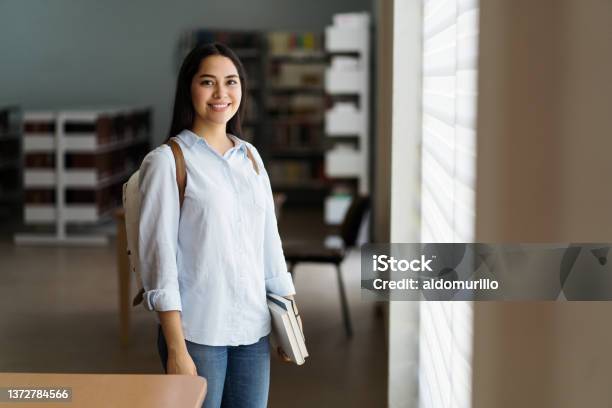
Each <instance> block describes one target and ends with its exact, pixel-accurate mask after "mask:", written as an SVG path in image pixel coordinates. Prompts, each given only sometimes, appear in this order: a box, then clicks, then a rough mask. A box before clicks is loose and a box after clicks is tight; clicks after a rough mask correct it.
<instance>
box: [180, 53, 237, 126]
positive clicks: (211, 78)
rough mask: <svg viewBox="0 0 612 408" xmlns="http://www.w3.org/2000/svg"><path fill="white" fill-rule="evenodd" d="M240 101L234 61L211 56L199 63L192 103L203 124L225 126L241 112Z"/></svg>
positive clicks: (192, 91)
mask: <svg viewBox="0 0 612 408" xmlns="http://www.w3.org/2000/svg"><path fill="white" fill-rule="evenodd" d="M241 98H242V90H241V88H240V78H239V77H238V70H237V69H236V66H235V65H234V63H233V62H232V60H230V59H229V58H227V57H224V56H221V55H212V56H210V57H206V58H204V59H203V60H202V62H200V68H199V69H198V72H196V74H195V75H194V76H193V79H192V80H191V101H192V103H193V107H194V109H195V111H196V114H197V116H198V117H199V119H200V120H203V121H204V122H209V123H210V122H212V123H214V124H219V125H221V124H226V123H227V122H228V121H229V120H230V119H231V118H232V116H234V115H235V114H236V112H238V107H239V106H240V100H241Z"/></svg>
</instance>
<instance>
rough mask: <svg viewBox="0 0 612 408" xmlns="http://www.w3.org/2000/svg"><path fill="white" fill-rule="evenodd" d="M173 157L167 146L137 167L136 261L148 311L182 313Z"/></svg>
mask: <svg viewBox="0 0 612 408" xmlns="http://www.w3.org/2000/svg"><path fill="white" fill-rule="evenodd" d="M175 171H176V170H175V163H174V157H173V156H172V151H171V150H170V148H169V147H168V146H161V147H159V148H157V149H155V150H153V151H152V152H150V153H149V154H148V155H147V156H146V157H145V159H144V160H143V163H142V165H141V166H140V180H139V187H140V194H141V203H140V224H139V238H138V239H139V258H140V268H141V275H142V280H143V285H144V289H145V293H144V305H145V307H146V308H147V309H148V310H155V311H160V312H161V311H168V310H179V311H181V310H182V307H181V296H180V292H179V284H178V269H177V263H176V254H177V245H178V228H179V218H180V208H179V201H178V187H177V185H176V173H175Z"/></svg>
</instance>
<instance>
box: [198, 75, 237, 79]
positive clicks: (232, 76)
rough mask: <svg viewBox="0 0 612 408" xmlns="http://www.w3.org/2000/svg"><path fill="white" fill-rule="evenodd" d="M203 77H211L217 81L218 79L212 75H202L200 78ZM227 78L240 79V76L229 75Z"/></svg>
mask: <svg viewBox="0 0 612 408" xmlns="http://www.w3.org/2000/svg"><path fill="white" fill-rule="evenodd" d="M202 77H211V78H215V79H216V78H217V77H216V76H214V75H211V74H202V75H200V76H199V77H198V78H202ZM226 78H238V75H236V74H231V75H227V76H226Z"/></svg>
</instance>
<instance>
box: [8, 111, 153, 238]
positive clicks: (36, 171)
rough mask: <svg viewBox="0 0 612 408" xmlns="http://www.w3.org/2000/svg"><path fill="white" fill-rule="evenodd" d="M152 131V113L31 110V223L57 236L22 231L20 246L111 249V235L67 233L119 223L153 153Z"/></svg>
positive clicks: (26, 209) (27, 187)
mask: <svg viewBox="0 0 612 408" xmlns="http://www.w3.org/2000/svg"><path fill="white" fill-rule="evenodd" d="M150 132H151V110H150V109H149V108H114V109H97V110H65V111H25V112H24V113H23V162H24V169H23V186H24V205H23V217H24V224H25V225H27V226H41V225H47V226H48V225H54V226H55V231H54V232H53V233H51V234H42V233H39V232H35V233H20V234H16V235H15V242H16V243H17V244H54V243H61V244H77V245H87V244H91V245H97V244H105V243H106V242H107V238H106V236H102V235H101V236H96V235H92V234H87V235H71V234H69V233H68V232H67V228H68V226H69V225H93V224H96V223H98V222H100V221H103V220H105V219H111V216H112V211H113V210H114V209H115V208H117V207H119V206H120V205H121V194H122V184H123V183H124V182H125V181H126V180H127V179H128V178H129V176H130V175H131V174H132V173H133V172H134V171H136V170H137V169H138V166H140V162H141V161H142V159H143V158H144V156H145V155H146V153H147V152H148V151H149V149H150V141H149V140H150Z"/></svg>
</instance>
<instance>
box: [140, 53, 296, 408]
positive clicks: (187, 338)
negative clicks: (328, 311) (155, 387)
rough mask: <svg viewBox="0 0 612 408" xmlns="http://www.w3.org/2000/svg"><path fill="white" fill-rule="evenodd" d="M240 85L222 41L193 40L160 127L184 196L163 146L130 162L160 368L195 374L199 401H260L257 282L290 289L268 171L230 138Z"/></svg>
mask: <svg viewBox="0 0 612 408" xmlns="http://www.w3.org/2000/svg"><path fill="white" fill-rule="evenodd" d="M243 96H246V78H245V72H244V68H243V66H242V64H241V63H240V61H239V60H238V58H237V57H236V55H235V54H234V53H233V52H232V51H231V50H230V49H229V48H228V47H226V46H224V45H222V44H209V45H203V46H198V47H196V48H195V49H193V50H192V51H191V52H190V53H189V55H187V57H186V58H185V60H184V62H183V65H182V66H181V70H180V73H179V77H178V83H177V89H176V96H175V102H174V112H173V117H172V125H171V129H170V137H173V136H176V139H178V143H179V144H180V146H181V150H182V152H183V155H184V157H185V164H186V168H187V185H186V188H185V196H184V202H183V205H182V207H181V208H179V207H180V206H179V199H178V187H177V181H176V178H175V160H174V157H173V154H172V151H171V149H170V148H169V147H168V146H167V145H162V146H159V147H158V148H156V149H155V150H153V151H152V152H150V153H149V154H148V155H147V157H145V159H144V161H143V163H142V166H141V168H140V169H141V170H140V190H141V194H142V204H141V218H140V259H141V264H142V266H141V268H142V276H143V283H144V288H145V293H144V301H145V306H146V307H147V308H148V309H149V310H155V311H157V313H158V317H159V322H160V328H159V338H158V348H159V353H160V358H161V360H162V363H163V365H164V369H165V370H166V372H167V373H168V374H190V375H200V376H202V377H205V378H206V379H207V382H208V386H207V395H206V399H205V401H204V405H203V406H204V407H206V408H210V407H220V406H221V404H223V406H224V407H265V406H266V405H267V399H268V387H269V376H270V351H269V350H270V348H269V333H270V315H269V311H268V308H267V303H266V293H267V292H270V293H275V294H277V295H280V296H285V297H288V298H292V296H293V295H294V294H295V289H294V286H293V282H292V279H291V275H290V274H289V273H288V272H287V268H286V263H285V259H284V256H283V252H282V247H281V241H280V237H279V234H278V228H277V225H276V218H275V215H274V203H273V199H272V190H271V187H270V180H269V178H268V175H267V173H266V172H265V169H264V165H263V162H262V160H261V157H260V156H259V154H258V153H257V149H255V147H253V146H252V145H251V144H249V143H247V142H245V141H243V140H241V139H239V137H238V136H240V135H241V128H240V119H241V117H242V115H243V113H244V110H245V104H244V103H241V102H242V99H243ZM176 139H175V140H176ZM252 160H254V161H255V163H256V165H254V163H253V162H252ZM279 352H280V353H281V355H282V356H283V358H285V359H286V355H285V354H284V353H282V351H279Z"/></svg>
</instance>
